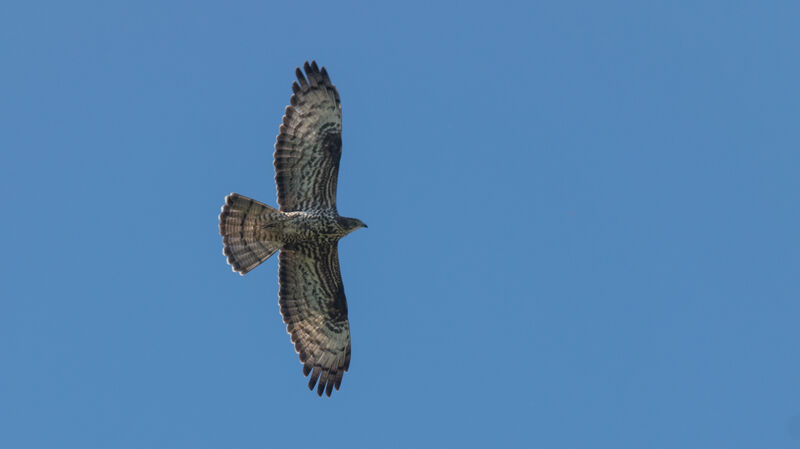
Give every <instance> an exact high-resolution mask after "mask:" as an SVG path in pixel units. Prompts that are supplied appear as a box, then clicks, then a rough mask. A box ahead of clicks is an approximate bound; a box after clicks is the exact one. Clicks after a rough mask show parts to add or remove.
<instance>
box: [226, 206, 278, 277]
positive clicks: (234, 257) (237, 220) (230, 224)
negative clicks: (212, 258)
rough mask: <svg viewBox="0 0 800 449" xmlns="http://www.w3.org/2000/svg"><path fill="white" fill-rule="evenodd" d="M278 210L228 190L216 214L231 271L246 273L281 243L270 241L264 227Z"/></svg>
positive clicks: (267, 256) (276, 214)
mask: <svg viewBox="0 0 800 449" xmlns="http://www.w3.org/2000/svg"><path fill="white" fill-rule="evenodd" d="M279 216H280V212H278V211H277V210H275V209H273V208H272V207H269V206H267V205H266V204H264V203H261V202H258V201H256V200H253V199H250V198H247V197H246V196H242V195H239V194H238V193H231V194H230V195H228V196H227V197H225V204H224V205H223V206H222V212H221V213H220V214H219V233H220V234H221V235H222V244H223V245H224V248H223V249H222V253H223V254H225V255H226V256H227V257H228V264H229V265H230V266H231V267H233V271H238V272H239V274H242V275H244V274H246V273H247V272H248V271H250V270H252V269H253V268H255V267H257V266H258V265H259V264H260V263H261V262H263V261H265V260H267V259H269V258H270V256H272V255H273V254H275V252H277V251H278V250H279V249H280V243H278V242H274V241H270V240H269V232H268V231H266V230H265V227H266V226H267V225H268V224H269V223H271V222H272V221H274V220H276V219H277V218H278V217H279Z"/></svg>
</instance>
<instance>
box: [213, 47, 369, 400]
mask: <svg viewBox="0 0 800 449" xmlns="http://www.w3.org/2000/svg"><path fill="white" fill-rule="evenodd" d="M303 68H304V69H305V75H304V74H303V71H301V70H300V68H297V69H296V70H295V74H296V75H297V81H296V82H294V83H293V84H292V90H293V91H294V93H293V95H292V97H291V99H290V106H287V107H286V113H285V115H284V116H283V123H282V124H281V127H280V133H279V134H278V137H277V140H276V142H275V164H274V165H275V183H276V184H277V190H278V205H279V206H280V208H279V209H278V210H276V209H274V208H272V207H270V206H267V205H266V204H264V203H261V202H258V201H256V200H253V199H250V198H247V197H245V196H243V195H239V194H237V193H231V194H230V195H228V196H227V197H226V198H225V204H224V205H223V206H222V212H221V213H220V215H219V232H220V234H221V235H222V243H223V246H224V248H223V251H222V252H223V254H225V255H226V256H227V257H228V264H230V265H231V267H233V270H234V271H237V272H239V273H240V274H242V275H244V274H245V273H247V272H249V271H250V270H252V269H253V268H255V267H256V266H258V265H259V264H260V263H261V262H264V261H265V260H267V259H268V258H269V257H270V256H272V255H273V254H275V253H276V252H277V251H280V256H279V258H278V260H279V268H278V272H279V273H278V275H279V276H278V277H279V281H280V289H279V292H278V296H279V297H280V298H279V304H280V310H281V315H282V316H283V321H284V323H286V330H287V331H288V332H289V334H290V335H291V338H292V342H293V343H294V348H295V350H296V351H297V353H298V354H299V356H300V362H301V363H302V364H303V374H304V375H305V376H308V375H309V374H310V375H311V377H310V379H309V382H308V388H309V389H310V390H312V391H313V390H314V386H315V385H316V386H317V394H318V395H319V396H322V393H323V392H324V393H326V394H327V395H328V396H330V395H331V391H332V390H333V388H336V389H337V390H338V389H339V386H340V385H341V383H342V376H343V375H344V372H345V371H347V369H348V368H349V366H350V323H349V322H348V320H347V301H346V299H345V295H344V286H343V285H342V275H341V272H340V271H339V253H338V242H339V239H341V238H342V237H344V236H345V235H347V234H349V233H351V232H353V231H355V230H356V229H359V228H366V227H367V226H366V225H365V224H364V223H363V222H361V220H358V219H356V218H346V217H340V216H339V213H338V212H337V210H336V182H337V176H338V173H339V159H340V158H341V156H342V106H341V103H340V101H339V93H338V92H337V91H336V87H334V85H333V84H331V80H330V78H329V77H328V72H327V71H326V70H325V68H324V67H323V68H322V69H320V68H319V67H318V66H317V63H316V62H315V61H314V62H311V63H310V64H309V63H308V62H306V63H305V64H304V65H303Z"/></svg>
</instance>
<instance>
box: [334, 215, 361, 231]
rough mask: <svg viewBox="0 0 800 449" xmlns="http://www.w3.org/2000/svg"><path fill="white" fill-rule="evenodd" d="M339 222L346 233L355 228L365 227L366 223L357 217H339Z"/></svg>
mask: <svg viewBox="0 0 800 449" xmlns="http://www.w3.org/2000/svg"><path fill="white" fill-rule="evenodd" d="M339 224H341V225H342V227H343V228H344V230H345V231H347V233H348V234H349V233H351V232H353V231H355V230H356V229H361V228H366V227H367V225H365V224H364V222H363V221H361V220H359V219H358V218H347V217H339Z"/></svg>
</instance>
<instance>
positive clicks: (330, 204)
mask: <svg viewBox="0 0 800 449" xmlns="http://www.w3.org/2000/svg"><path fill="white" fill-rule="evenodd" d="M303 68H304V69H305V71H306V74H305V77H304V76H303V72H302V71H300V69H299V68H298V69H297V71H296V75H297V81H296V82H294V83H293V84H292V90H293V91H294V94H293V95H292V98H291V99H290V103H291V106H287V107H286V114H285V115H284V116H283V123H282V124H281V130H280V134H278V138H277V140H276V142H275V183H276V184H277V187H278V205H280V210H282V211H297V210H319V209H331V210H334V211H335V210H336V180H337V177H338V175H339V159H340V158H341V156H342V106H341V103H340V102H339V93H338V92H337V91H336V87H334V86H333V84H331V79H330V78H329V77H328V72H326V71H325V68H324V67H323V68H322V70H320V69H319V68H318V67H317V63H316V62H312V63H311V64H309V63H308V62H306V63H305V64H304V66H303ZM298 82H299V84H298Z"/></svg>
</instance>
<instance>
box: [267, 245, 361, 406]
mask: <svg viewBox="0 0 800 449" xmlns="http://www.w3.org/2000/svg"><path fill="white" fill-rule="evenodd" d="M279 260H280V268H279V277H280V283H281V286H280V292H279V294H280V307H281V315H282V316H283V321H284V323H286V330H287V331H288V332H289V334H290V335H291V336H292V342H293V343H294V348H295V350H296V351H297V353H298V354H299V355H300V362H302V363H303V374H304V375H306V376H307V375H308V374H309V373H310V374H311V378H310V379H309V382H308V388H309V389H311V390H313V389H314V384H317V382H318V381H319V383H318V386H317V394H318V395H320V396H322V392H323V391H324V392H325V393H326V394H327V395H328V396H330V395H331V391H332V390H333V388H334V387H335V388H336V389H337V390H338V389H339V385H341V383H342V376H344V372H345V371H347V369H348V368H349V366H350V323H349V322H348V321H347V300H346V299H345V296H344V286H343V285H342V275H341V272H340V271H339V251H338V249H337V244H336V243H320V244H313V245H312V244H308V245H302V246H300V245H292V246H290V247H287V248H284V249H282V250H281V252H280V256H279Z"/></svg>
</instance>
